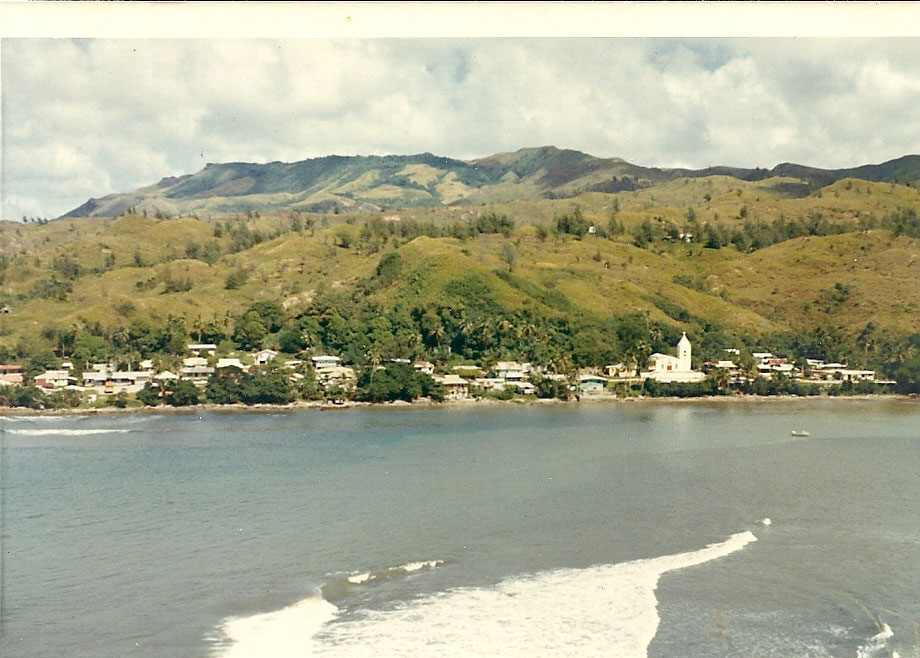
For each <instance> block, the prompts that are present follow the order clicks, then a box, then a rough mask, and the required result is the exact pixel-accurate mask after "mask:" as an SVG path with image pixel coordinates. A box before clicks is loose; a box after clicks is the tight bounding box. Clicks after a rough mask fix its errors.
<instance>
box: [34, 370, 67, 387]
mask: <svg viewBox="0 0 920 658" xmlns="http://www.w3.org/2000/svg"><path fill="white" fill-rule="evenodd" d="M68 379H70V373H69V372H68V371H66V370H46V371H45V372H43V373H42V374H40V375H36V377H35V385H36V386H38V387H39V388H64V387H65V386H67V384H68V381H67V380H68ZM74 381H76V380H74Z"/></svg>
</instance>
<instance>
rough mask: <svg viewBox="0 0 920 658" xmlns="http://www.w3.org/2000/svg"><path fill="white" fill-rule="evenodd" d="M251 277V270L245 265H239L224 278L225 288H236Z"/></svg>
mask: <svg viewBox="0 0 920 658" xmlns="http://www.w3.org/2000/svg"><path fill="white" fill-rule="evenodd" d="M248 278H249V270H248V269H246V268H244V267H238V268H236V269H235V270H233V271H232V272H230V274H228V275H227V278H226V279H225V280H224V288H226V289H227V290H236V289H237V288H239V287H240V286H242V285H243V284H244V283H246V280H247V279H248Z"/></svg>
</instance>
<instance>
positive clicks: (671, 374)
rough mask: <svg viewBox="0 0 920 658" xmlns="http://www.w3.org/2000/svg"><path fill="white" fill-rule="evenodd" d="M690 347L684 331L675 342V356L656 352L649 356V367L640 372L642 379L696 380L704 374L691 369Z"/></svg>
mask: <svg viewBox="0 0 920 658" xmlns="http://www.w3.org/2000/svg"><path fill="white" fill-rule="evenodd" d="M691 355H692V347H691V346H690V339H689V338H687V334H686V333H684V335H683V336H681V338H680V340H679V341H678V343H677V356H671V355H670V354H661V353H660V352H656V353H655V354H652V356H650V357H649V369H648V370H647V371H645V372H643V373H641V374H640V376H641V377H642V379H654V380H655V381H657V382H662V383H672V382H682V383H686V382H698V381H702V380H703V379H705V377H706V375H704V374H703V373H701V372H699V371H696V370H693V367H692V366H691Z"/></svg>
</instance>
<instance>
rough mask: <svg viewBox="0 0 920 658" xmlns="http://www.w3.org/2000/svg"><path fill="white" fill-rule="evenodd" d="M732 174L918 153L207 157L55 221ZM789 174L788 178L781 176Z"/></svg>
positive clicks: (915, 177) (802, 184)
mask: <svg viewBox="0 0 920 658" xmlns="http://www.w3.org/2000/svg"><path fill="white" fill-rule="evenodd" d="M708 176H730V177H733V178H737V179H739V180H743V181H748V182H754V181H762V180H766V179H769V178H774V177H775V178H783V179H786V180H784V181H783V182H778V183H777V184H776V188H775V189H776V191H777V193H779V194H781V195H783V196H787V197H801V196H806V195H807V194H809V193H811V192H814V191H815V190H817V189H820V188H821V187H825V186H827V185H830V184H832V183H834V182H836V181H838V180H841V179H844V178H859V179H863V180H867V181H873V182H899V183H907V184H911V185H913V184H917V183H920V155H912V154H911V155H905V156H902V157H900V158H895V159H893V160H888V161H885V162H882V163H879V164H864V165H859V166H856V167H848V168H841V169H822V168H819V167H810V166H807V165H800V164H796V163H791V162H783V163H780V164H777V165H776V166H774V167H773V168H771V169H763V168H759V167H755V168H753V169H751V168H743V167H728V166H721V165H718V166H711V167H706V168H703V169H687V168H679V167H678V168H660V167H646V166H642V165H636V164H633V163H630V162H628V161H626V160H624V159H622V158H599V157H596V156H593V155H590V154H587V153H583V152H581V151H576V150H572V149H560V148H557V147H555V146H541V147H527V148H522V149H518V150H517V151H513V152H503V153H496V154H493V155H490V156H486V157H483V158H476V159H472V160H459V159H456V158H449V157H445V156H438V155H435V154H433V153H430V152H425V153H417V154H411V155H366V156H365V155H352V156H347V155H334V154H333V155H326V156H321V157H318V158H309V159H305V160H300V161H297V162H292V163H285V162H280V161H274V162H268V163H264V164H260V163H251V162H227V163H207V164H206V165H205V167H204V168H203V169H202V170H200V171H198V172H196V173H192V174H183V175H180V176H164V177H163V178H161V179H160V180H159V181H158V182H156V183H154V184H152V185H147V186H143V187H140V188H138V189H136V190H133V191H131V192H124V193H113V194H108V195H105V196H103V197H100V198H95V197H94V198H90V199H89V200H87V201H86V202H85V203H83V204H81V205H80V206H78V207H76V208H74V209H73V210H70V211H69V212H67V213H65V214H64V215H62V216H61V218H72V217H113V216H120V215H123V214H125V213H127V212H129V211H135V212H146V213H149V214H154V215H165V216H173V215H181V214H205V215H209V216H218V215H222V214H223V215H226V214H234V213H240V212H252V211H255V212H276V211H280V210H286V211H301V212H329V211H334V212H338V211H342V210H345V211H350V212H354V211H359V212H360V211H379V210H387V209H393V208H404V207H422V206H435V207H436V206H456V205H479V204H483V203H494V202H505V201H514V200H521V199H540V198H549V199H560V198H571V197H574V196H577V195H578V194H581V193H583V192H606V193H616V192H623V191H635V190H639V189H646V188H650V187H654V186H656V185H660V184H663V183H667V182H670V181H673V180H676V179H678V178H704V177H708ZM788 179H793V180H788Z"/></svg>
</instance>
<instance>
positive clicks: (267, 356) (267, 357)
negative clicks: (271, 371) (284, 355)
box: [252, 350, 278, 366]
mask: <svg viewBox="0 0 920 658" xmlns="http://www.w3.org/2000/svg"><path fill="white" fill-rule="evenodd" d="M276 356H278V352H276V351H275V350H259V351H258V352H256V353H255V354H253V355H252V358H253V360H254V361H255V362H256V365H259V366H264V365H265V364H266V363H268V362H269V361H273V360H274V359H275V357H276Z"/></svg>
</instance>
